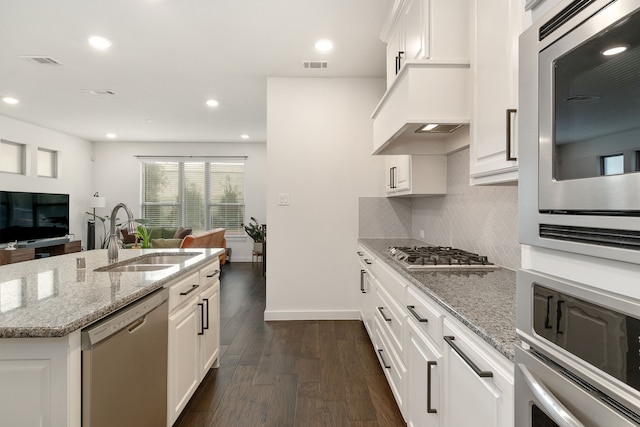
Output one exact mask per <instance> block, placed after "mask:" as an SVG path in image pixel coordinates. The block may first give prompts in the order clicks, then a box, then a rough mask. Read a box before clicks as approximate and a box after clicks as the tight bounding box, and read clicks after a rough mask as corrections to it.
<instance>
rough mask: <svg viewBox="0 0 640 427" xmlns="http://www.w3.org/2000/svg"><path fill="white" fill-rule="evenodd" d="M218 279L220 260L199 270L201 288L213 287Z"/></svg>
mask: <svg viewBox="0 0 640 427" xmlns="http://www.w3.org/2000/svg"><path fill="white" fill-rule="evenodd" d="M219 278H220V260H219V259H216V260H215V261H214V262H212V263H211V264H208V265H207V266H206V267H203V268H201V269H200V283H202V285H203V287H206V286H208V285H213V284H214V283H216V282H217V281H218V279H219Z"/></svg>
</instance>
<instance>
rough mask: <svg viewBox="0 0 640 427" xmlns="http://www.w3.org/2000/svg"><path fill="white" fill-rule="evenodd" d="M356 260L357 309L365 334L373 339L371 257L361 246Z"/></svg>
mask: <svg viewBox="0 0 640 427" xmlns="http://www.w3.org/2000/svg"><path fill="white" fill-rule="evenodd" d="M357 253H358V260H359V266H360V281H359V292H358V308H359V310H360V318H361V319H362V322H363V323H364V326H365V328H366V329H367V333H368V334H369V336H370V337H373V335H374V332H373V328H374V326H375V323H374V315H375V313H374V310H375V306H376V279H375V276H374V275H373V269H372V268H371V267H372V266H373V263H374V262H375V260H374V258H373V256H372V255H371V254H370V252H368V251H367V250H366V249H364V248H363V247H362V246H360V247H358V251H357Z"/></svg>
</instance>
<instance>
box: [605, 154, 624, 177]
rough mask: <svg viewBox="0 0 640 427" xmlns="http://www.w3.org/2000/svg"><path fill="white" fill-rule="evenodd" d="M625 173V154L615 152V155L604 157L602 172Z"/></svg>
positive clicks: (606, 173) (608, 173)
mask: <svg viewBox="0 0 640 427" xmlns="http://www.w3.org/2000/svg"><path fill="white" fill-rule="evenodd" d="M621 173H624V155H623V154H615V155H613V156H603V157H602V174H603V175H618V174H621Z"/></svg>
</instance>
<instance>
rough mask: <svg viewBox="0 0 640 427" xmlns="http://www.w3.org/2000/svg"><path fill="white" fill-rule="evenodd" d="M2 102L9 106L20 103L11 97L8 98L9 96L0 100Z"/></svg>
mask: <svg viewBox="0 0 640 427" xmlns="http://www.w3.org/2000/svg"><path fill="white" fill-rule="evenodd" d="M2 101H3V102H4V103H5V104H11V105H13V104H17V103H18V102H20V101H18V100H17V99H15V98H12V97H10V96H5V97H4V98H2Z"/></svg>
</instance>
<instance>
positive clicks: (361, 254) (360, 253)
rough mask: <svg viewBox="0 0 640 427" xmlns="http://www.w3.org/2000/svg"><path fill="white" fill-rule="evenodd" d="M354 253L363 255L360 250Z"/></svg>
mask: <svg viewBox="0 0 640 427" xmlns="http://www.w3.org/2000/svg"><path fill="white" fill-rule="evenodd" d="M356 253H357V254H358V255H359V256H363V255H364V254H363V253H362V252H360V251H357V252H356Z"/></svg>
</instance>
